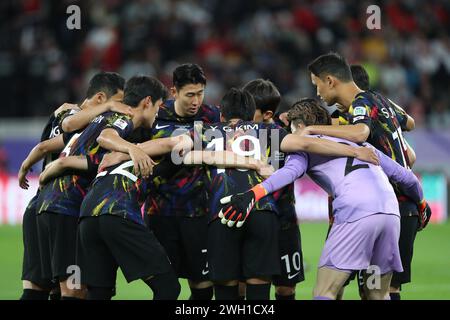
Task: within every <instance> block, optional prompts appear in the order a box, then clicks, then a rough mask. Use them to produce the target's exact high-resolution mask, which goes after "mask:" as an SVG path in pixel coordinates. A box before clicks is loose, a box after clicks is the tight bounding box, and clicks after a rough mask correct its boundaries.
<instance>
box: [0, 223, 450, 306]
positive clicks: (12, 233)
mask: <svg viewBox="0 0 450 320" xmlns="http://www.w3.org/2000/svg"><path fill="white" fill-rule="evenodd" d="M326 231H327V225H326V224H324V223H304V224H302V225H301V233H302V243H303V254H304V258H305V263H306V281H304V282H302V283H300V284H299V285H297V297H296V298H297V299H299V300H305V299H308V300H309V299H311V297H312V289H313V286H314V282H315V278H316V266H317V262H318V260H319V256H320V252H321V249H322V245H323V242H324V239H325V234H326ZM22 254H23V245H22V231H21V227H20V226H1V227H0V299H1V300H5V299H12V300H15V299H18V298H19V296H20V295H21V291H22V289H21V288H22V285H21V280H20V276H21V270H22ZM412 270H413V276H412V277H413V279H412V283H410V284H408V285H405V286H404V288H403V293H402V299H408V300H418V299H436V300H442V299H445V300H450V223H446V224H442V225H429V226H428V227H427V229H425V230H424V231H422V232H420V233H418V235H417V239H416V243H415V248H414V259H413V267H412ZM181 284H182V292H181V295H180V299H182V300H184V299H187V298H188V297H189V288H188V287H187V284H186V282H185V281H184V280H183V281H182V282H181ZM273 291H274V290H273V289H272V297H273V294H274V293H273ZM151 297H152V294H151V291H150V289H148V287H147V286H146V285H145V284H144V283H142V282H141V281H135V282H133V283H131V284H127V283H126V281H125V280H124V278H123V276H122V274H121V273H120V272H119V275H118V282H117V295H116V297H115V298H114V299H151ZM344 299H358V293H357V286H356V283H354V282H353V283H352V284H350V285H349V286H348V287H347V288H346V292H345V295H344Z"/></svg>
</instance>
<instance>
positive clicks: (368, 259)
mask: <svg viewBox="0 0 450 320" xmlns="http://www.w3.org/2000/svg"><path fill="white" fill-rule="evenodd" d="M289 120H290V121H291V128H292V130H293V131H294V132H295V133H297V134H301V131H302V129H303V128H305V127H306V126H308V125H313V124H323V125H326V124H329V123H330V122H331V119H330V117H329V115H328V113H327V111H326V110H325V109H324V108H322V107H321V106H320V105H319V104H318V102H317V101H316V100H314V99H302V100H301V101H299V102H297V103H295V104H294V106H293V108H292V109H291V110H290V111H289ZM319 137H321V138H324V139H329V140H333V141H336V142H340V143H344V144H348V145H356V144H354V143H352V142H349V141H347V140H344V139H339V138H331V137H325V136H319ZM376 151H377V153H378V156H379V158H380V165H381V167H379V166H375V165H372V164H369V163H366V162H363V161H360V160H357V159H354V158H345V157H326V156H319V155H314V154H308V153H305V152H300V153H292V154H290V155H289V156H288V158H287V161H286V164H285V166H284V167H283V168H281V169H280V170H278V171H276V172H275V173H274V174H273V175H272V176H271V177H270V178H269V179H267V180H265V181H264V182H262V183H260V184H258V185H256V186H255V187H253V188H252V189H251V190H249V191H247V192H245V193H241V194H237V195H233V196H229V197H226V198H223V199H222V200H221V202H222V203H223V204H226V203H228V202H229V203H228V204H226V205H225V206H224V207H223V208H222V210H221V211H220V213H219V217H220V218H222V222H223V223H228V221H229V220H233V221H236V222H237V223H236V226H237V227H240V226H242V224H243V223H244V222H245V219H246V218H247V216H248V215H249V214H250V213H251V211H252V208H253V206H254V204H255V202H257V201H258V200H259V199H261V198H263V197H265V196H266V195H268V194H270V193H272V192H274V191H276V190H278V189H280V188H282V187H284V186H286V185H287V184H289V183H292V182H293V181H295V180H296V179H298V178H300V177H301V176H302V175H303V174H305V173H308V175H309V176H310V177H311V178H312V179H313V180H314V181H315V182H316V183H317V184H318V185H320V186H321V187H322V188H323V189H324V190H325V191H327V192H328V193H329V194H330V195H332V197H333V199H334V201H333V216H334V222H333V227H332V229H331V232H330V234H329V237H328V239H327V241H326V243H325V246H324V249H323V251H322V255H321V258H320V262H319V266H318V275H317V281H316V286H315V289H314V298H315V299H336V295H337V293H338V292H339V290H340V289H341V287H342V286H343V284H344V283H345V281H346V280H347V278H348V277H349V276H350V274H351V272H352V271H353V270H361V269H367V268H369V267H370V266H376V267H377V268H376V270H378V272H379V274H380V277H381V278H380V281H379V286H376V285H375V286H372V287H370V288H369V287H368V285H367V281H365V283H366V287H365V290H366V295H367V298H368V299H372V300H380V299H389V284H390V280H391V277H392V272H393V271H396V272H401V271H402V270H403V268H402V264H401V259H400V254H399V248H398V239H399V235H400V215H399V207H398V202H397V199H396V196H395V193H394V190H393V188H392V186H391V185H390V183H389V180H388V177H389V179H391V180H393V181H395V182H397V183H398V184H399V186H400V187H401V188H402V189H403V191H404V192H405V193H406V194H408V195H409V196H410V197H411V198H412V199H414V201H416V203H417V205H418V208H419V210H420V211H421V212H424V213H425V214H424V215H423V216H424V217H429V216H430V214H431V212H430V209H429V207H428V205H427V204H426V202H425V200H423V193H422V188H421V186H420V184H419V181H418V180H417V178H416V177H415V175H414V174H413V173H412V172H411V171H410V170H407V169H405V168H404V167H402V166H400V165H399V164H397V163H396V162H395V161H393V160H392V159H390V158H389V157H387V156H386V155H384V154H383V153H382V152H380V151H378V150H376ZM383 171H384V172H383ZM428 220H429V219H425V220H423V221H422V223H423V225H426V224H427V223H428Z"/></svg>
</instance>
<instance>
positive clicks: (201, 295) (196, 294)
mask: <svg viewBox="0 0 450 320" xmlns="http://www.w3.org/2000/svg"><path fill="white" fill-rule="evenodd" d="M213 294H214V290H213V287H212V286H211V287H208V288H203V289H196V288H191V296H190V297H189V300H212V297H213Z"/></svg>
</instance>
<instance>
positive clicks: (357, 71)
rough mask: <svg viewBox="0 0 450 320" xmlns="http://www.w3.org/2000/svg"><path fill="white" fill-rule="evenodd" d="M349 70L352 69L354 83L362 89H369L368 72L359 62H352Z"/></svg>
mask: <svg viewBox="0 0 450 320" xmlns="http://www.w3.org/2000/svg"><path fill="white" fill-rule="evenodd" d="M350 70H351V71H352V78H353V81H355V83H356V85H357V86H358V87H359V88H360V89H362V90H369V89H370V85H369V74H368V73H367V71H366V69H364V67H363V66H362V65H360V64H352V65H351V66H350Z"/></svg>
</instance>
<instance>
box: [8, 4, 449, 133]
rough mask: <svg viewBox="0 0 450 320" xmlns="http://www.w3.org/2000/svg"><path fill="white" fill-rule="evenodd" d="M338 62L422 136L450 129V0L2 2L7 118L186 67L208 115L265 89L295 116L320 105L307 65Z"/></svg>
mask: <svg viewBox="0 0 450 320" xmlns="http://www.w3.org/2000/svg"><path fill="white" fill-rule="evenodd" d="M71 4H76V5H78V6H79V7H80V8H81V30H68V29H67V27H66V20H67V18H68V17H69V14H67V13H66V8H67V7H68V6H69V5H71ZM371 4H378V5H379V6H380V8H381V30H369V29H368V28H367V27H366V20H367V18H368V16H369V14H367V13H366V10H367V7H368V6H369V5H371ZM330 50H333V51H339V52H340V53H342V54H343V55H345V56H346V57H347V59H348V60H349V62H351V63H362V64H363V65H364V66H365V67H366V69H367V70H368V71H369V74H370V79H371V86H372V87H373V88H375V89H378V90H381V91H382V92H384V93H385V94H386V95H387V96H388V97H390V98H391V99H392V100H394V101H396V102H397V103H398V104H400V105H402V106H403V107H404V108H405V109H406V110H407V112H409V113H410V114H411V115H412V116H413V117H414V118H415V119H416V125H417V126H429V127H433V128H439V127H441V126H442V127H445V126H447V127H448V126H449V125H450V95H449V94H448V88H449V86H448V84H449V83H450V1H448V0H447V1H446V0H442V1H437V0H430V1H419V0H404V1H403V0H393V1H367V2H366V1H338V0H310V1H298V0H288V1H282V0H261V1H256V0H244V1H243V0H227V1H223V0H183V1H177V0H135V1H120V0H106V1H46V0H20V1H13V0H6V1H1V2H0V90H1V91H2V92H3V94H2V99H3V106H4V107H3V108H0V116H1V117H35V116H46V115H48V114H49V112H50V111H51V110H53V109H55V108H56V107H57V106H59V105H60V104H61V103H62V102H65V101H67V102H80V101H81V100H82V99H83V96H82V93H83V91H84V89H85V87H84V85H85V84H86V82H87V81H86V80H87V79H89V78H90V77H91V76H92V75H93V74H94V73H95V72H96V71H98V70H99V69H104V70H113V71H118V72H120V73H121V74H122V75H123V76H124V77H126V78H128V77H130V76H132V75H134V74H136V73H143V74H148V75H154V76H157V77H158V78H160V79H161V80H162V81H163V82H164V83H165V84H166V85H170V83H171V73H172V71H173V69H174V67H175V66H176V65H177V64H178V63H183V62H187V61H192V62H197V63H199V64H200V65H202V66H203V67H204V68H205V71H206V72H207V76H208V86H207V94H206V102H207V103H218V102H219V101H220V98H221V96H222V95H223V93H224V92H225V90H226V89H227V88H229V87H231V86H239V85H241V84H242V83H245V82H247V81H249V80H251V79H254V78H257V77H262V78H268V79H271V80H272V81H273V82H274V83H275V84H276V85H277V86H278V87H279V88H280V91H281V93H282V94H283V96H284V103H285V104H288V103H291V102H292V101H294V99H297V98H299V97H302V96H313V95H315V92H314V88H313V86H312V85H311V83H310V78H309V74H308V73H307V70H306V64H307V63H308V62H309V61H310V60H311V59H313V58H314V57H316V56H317V55H319V54H322V53H326V52H328V51H330ZM5 100H6V101H5Z"/></svg>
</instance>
